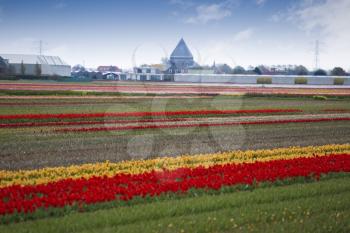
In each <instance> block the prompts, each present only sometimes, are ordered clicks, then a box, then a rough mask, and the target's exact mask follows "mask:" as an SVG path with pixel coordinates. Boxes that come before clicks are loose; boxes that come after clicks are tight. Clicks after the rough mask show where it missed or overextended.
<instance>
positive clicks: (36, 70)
mask: <svg viewBox="0 0 350 233" xmlns="http://www.w3.org/2000/svg"><path fill="white" fill-rule="evenodd" d="M41 73H42V69H41V64H38V63H36V64H35V75H36V76H38V77H40V76H41Z"/></svg>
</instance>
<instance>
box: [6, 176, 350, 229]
mask: <svg viewBox="0 0 350 233" xmlns="http://www.w3.org/2000/svg"><path fill="white" fill-rule="evenodd" d="M349 209H350V176H349V175H345V176H342V177H338V178H331V179H325V180H321V181H319V182H314V183H304V184H293V185H289V186H281V187H276V186H274V187H270V188H258V189H255V190H253V191H243V192H235V193H226V194H221V195H209V194H204V195H203V196H198V197H194V198H193V197H191V198H185V199H177V200H165V201H159V202H153V203H149V204H139V205H134V206H130V207H120V208H115V209H107V210H99V211H96V212H89V213H73V214H70V215H66V216H64V217H57V218H50V219H44V220H37V221H30V222H24V223H18V224H12V225H3V226H0V232H16V233H19V232H349V231H350V221H349V220H350V211H349Z"/></svg>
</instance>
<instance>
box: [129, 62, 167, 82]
mask: <svg viewBox="0 0 350 233" xmlns="http://www.w3.org/2000/svg"><path fill="white" fill-rule="evenodd" d="M133 79H134V80H139V81H161V80H163V70H161V69H160V68H159V67H158V66H154V65H153V66H147V65H143V66H141V67H134V77H133Z"/></svg>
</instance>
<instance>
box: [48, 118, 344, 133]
mask: <svg viewBox="0 0 350 233" xmlns="http://www.w3.org/2000/svg"><path fill="white" fill-rule="evenodd" d="M349 120H350V117H338V118H315V119H291V120H265V121H244V122H223V123H191V124H173V125H161V124H158V125H136V126H134V125H132V126H114V127H90V128H65V129H57V130H55V132H66V133H67V132H97V131H123V130H142V129H166V128H189V127H215V126H230V125H268V124H289V123H312V122H327V121H349Z"/></svg>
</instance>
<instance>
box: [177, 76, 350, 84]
mask: <svg viewBox="0 0 350 233" xmlns="http://www.w3.org/2000/svg"><path fill="white" fill-rule="evenodd" d="M258 78H271V80H272V84H286V85H293V84H295V79H296V78H305V79H307V84H308V85H333V84H334V80H335V79H336V78H341V79H344V85H350V76H341V77H337V76H294V75H272V76H271V75H222V74H175V76H174V81H175V82H190V83H232V84H257V80H258Z"/></svg>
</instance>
